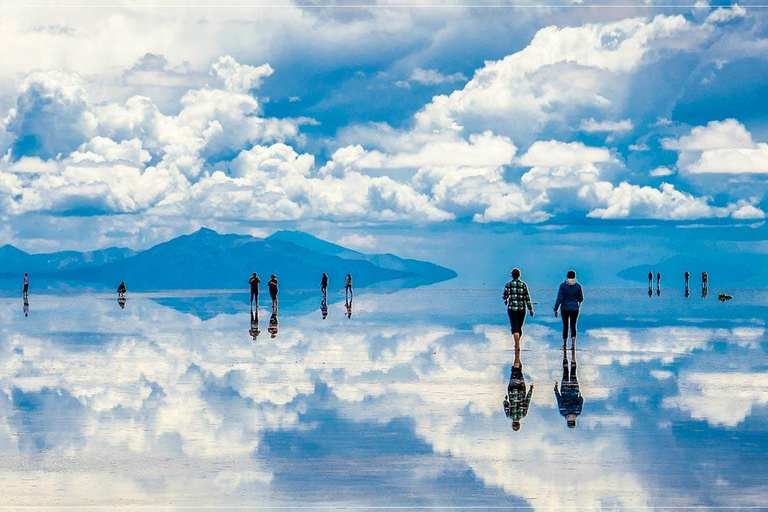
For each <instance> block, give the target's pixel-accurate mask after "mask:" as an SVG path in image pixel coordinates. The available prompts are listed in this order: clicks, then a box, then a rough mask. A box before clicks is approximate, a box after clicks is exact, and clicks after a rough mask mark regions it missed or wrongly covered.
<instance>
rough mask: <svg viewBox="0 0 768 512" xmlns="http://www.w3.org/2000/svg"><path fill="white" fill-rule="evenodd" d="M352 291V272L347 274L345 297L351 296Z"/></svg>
mask: <svg viewBox="0 0 768 512" xmlns="http://www.w3.org/2000/svg"><path fill="white" fill-rule="evenodd" d="M353 295H354V294H353V293H352V274H347V278H346V284H345V285H344V297H351V296H353Z"/></svg>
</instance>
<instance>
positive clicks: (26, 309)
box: [21, 296, 29, 317]
mask: <svg viewBox="0 0 768 512" xmlns="http://www.w3.org/2000/svg"><path fill="white" fill-rule="evenodd" d="M21 310H22V311H23V312H24V316H25V317H27V316H29V297H26V296H25V297H24V306H23V307H22V308H21Z"/></svg>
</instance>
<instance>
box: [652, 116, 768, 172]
mask: <svg viewBox="0 0 768 512" xmlns="http://www.w3.org/2000/svg"><path fill="white" fill-rule="evenodd" d="M662 146H663V147H664V148H666V149H671V150H675V151H678V152H679V153H680V155H679V158H678V167H679V168H680V169H683V170H685V171H687V172H689V173H692V174H768V144H766V143H762V142H755V141H754V140H753V139H752V134H751V133H749V131H748V130H747V129H746V127H745V126H744V125H743V124H741V123H740V122H739V121H737V120H736V119H726V120H724V121H710V122H709V123H707V125H706V126H696V127H694V128H692V129H691V131H690V133H689V134H688V135H684V136H682V137H680V138H679V139H674V138H667V139H664V140H663V141H662Z"/></svg>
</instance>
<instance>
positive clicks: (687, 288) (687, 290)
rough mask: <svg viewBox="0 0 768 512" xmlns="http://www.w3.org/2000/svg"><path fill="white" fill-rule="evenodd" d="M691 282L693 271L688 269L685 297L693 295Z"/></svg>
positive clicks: (686, 272)
mask: <svg viewBox="0 0 768 512" xmlns="http://www.w3.org/2000/svg"><path fill="white" fill-rule="evenodd" d="M690 283H691V273H690V272H688V271H687V270H686V271H685V298H686V299H687V298H688V297H690V296H691V288H690Z"/></svg>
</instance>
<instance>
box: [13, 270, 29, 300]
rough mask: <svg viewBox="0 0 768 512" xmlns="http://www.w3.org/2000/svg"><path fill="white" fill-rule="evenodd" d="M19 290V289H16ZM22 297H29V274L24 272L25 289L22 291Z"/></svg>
mask: <svg viewBox="0 0 768 512" xmlns="http://www.w3.org/2000/svg"><path fill="white" fill-rule="evenodd" d="M16 289H17V290H18V288H16ZM21 295H22V297H28V296H29V274H27V273H26V272H24V288H22V290H21Z"/></svg>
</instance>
